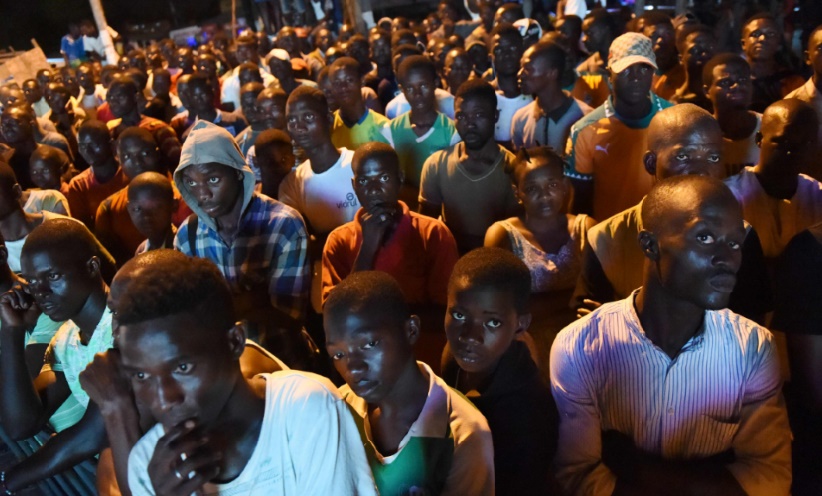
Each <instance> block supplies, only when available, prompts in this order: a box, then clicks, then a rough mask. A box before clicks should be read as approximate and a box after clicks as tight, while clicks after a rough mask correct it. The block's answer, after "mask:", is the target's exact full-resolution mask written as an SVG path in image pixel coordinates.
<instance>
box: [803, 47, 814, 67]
mask: <svg viewBox="0 0 822 496" xmlns="http://www.w3.org/2000/svg"><path fill="white" fill-rule="evenodd" d="M802 53H804V54H805V63H806V64H808V66H810V67H813V61H812V60H811V53H810V52H809V51H807V50H805V51H804V52H802Z"/></svg>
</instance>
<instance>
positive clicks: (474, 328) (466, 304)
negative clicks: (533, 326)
mask: <svg viewBox="0 0 822 496" xmlns="http://www.w3.org/2000/svg"><path fill="white" fill-rule="evenodd" d="M529 323H530V316H528V315H524V316H523V315H518V314H517V311H516V307H515V306H514V297H513V296H512V295H511V294H509V293H506V292H504V291H497V290H495V289H493V288H481V287H480V288H474V287H471V285H470V283H469V282H468V281H466V280H462V281H457V282H456V284H453V285H451V286H450V287H449V288H448V310H447V311H446V313H445V337H446V338H447V339H448V344H449V345H450V346H451V352H452V353H453V354H454V358H455V359H456V361H457V364H458V365H459V367H460V368H461V369H462V370H464V371H466V372H468V373H473V374H490V373H492V372H493V371H494V369H495V368H496V366H497V363H499V359H500V357H502V355H503V354H504V353H505V351H506V350H507V349H508V347H509V346H510V345H511V341H512V340H513V339H514V337H515V336H516V335H517V334H519V333H521V332H522V331H524V330H526V329H527V327H528V324H529Z"/></svg>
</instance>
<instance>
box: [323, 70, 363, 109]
mask: <svg viewBox="0 0 822 496" xmlns="http://www.w3.org/2000/svg"><path fill="white" fill-rule="evenodd" d="M329 80H330V83H331V89H332V91H333V92H334V99H335V100H336V101H337V102H339V103H340V105H342V106H346V105H356V104H358V103H359V102H360V101H362V89H361V83H360V81H361V79H360V75H359V73H358V72H357V70H356V69H355V68H354V67H349V66H345V67H339V68H338V67H335V68H333V69H331V72H330V74H329Z"/></svg>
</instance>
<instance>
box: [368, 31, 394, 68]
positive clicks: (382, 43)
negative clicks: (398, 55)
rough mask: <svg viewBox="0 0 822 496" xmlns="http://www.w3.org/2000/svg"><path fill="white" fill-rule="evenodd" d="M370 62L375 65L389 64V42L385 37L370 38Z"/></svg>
mask: <svg viewBox="0 0 822 496" xmlns="http://www.w3.org/2000/svg"><path fill="white" fill-rule="evenodd" d="M371 60H373V61H374V63H375V64H377V65H388V64H390V63H391V40H389V39H388V37H386V36H373V37H371Z"/></svg>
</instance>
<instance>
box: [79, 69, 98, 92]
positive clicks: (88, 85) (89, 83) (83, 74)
mask: <svg viewBox="0 0 822 496" xmlns="http://www.w3.org/2000/svg"><path fill="white" fill-rule="evenodd" d="M77 84H78V85H80V86H81V87H83V88H84V89H85V90H86V94H89V93H92V92H94V73H93V72H92V70H91V67H88V66H85V65H82V66H80V68H79V69H77Z"/></svg>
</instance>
